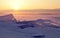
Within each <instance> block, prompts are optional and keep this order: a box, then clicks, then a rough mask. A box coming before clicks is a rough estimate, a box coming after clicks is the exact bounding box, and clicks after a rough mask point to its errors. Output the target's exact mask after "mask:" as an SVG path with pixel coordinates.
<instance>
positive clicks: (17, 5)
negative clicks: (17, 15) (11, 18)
mask: <svg viewBox="0 0 60 38" xmlns="http://www.w3.org/2000/svg"><path fill="white" fill-rule="evenodd" d="M9 5H10V7H11V8H12V9H13V10H19V9H21V8H22V7H23V5H24V1H22V0H10V1H9Z"/></svg>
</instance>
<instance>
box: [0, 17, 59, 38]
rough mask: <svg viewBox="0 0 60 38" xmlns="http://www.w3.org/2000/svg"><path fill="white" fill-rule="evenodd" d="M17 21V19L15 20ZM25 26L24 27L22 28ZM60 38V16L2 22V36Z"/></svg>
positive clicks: (13, 37)
mask: <svg viewBox="0 0 60 38" xmlns="http://www.w3.org/2000/svg"><path fill="white" fill-rule="evenodd" d="M15 21H16V20H15ZM22 27H23V29H22ZM35 37H40V38H60V18H58V17H57V18H56V17H51V19H50V18H49V19H37V20H33V21H21V22H13V21H11V22H9V23H8V22H0V38H35Z"/></svg>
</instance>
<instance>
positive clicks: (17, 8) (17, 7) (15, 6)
mask: <svg viewBox="0 0 60 38" xmlns="http://www.w3.org/2000/svg"><path fill="white" fill-rule="evenodd" d="M12 8H13V9H14V10H19V8H20V6H19V5H14V6H13V7H12Z"/></svg>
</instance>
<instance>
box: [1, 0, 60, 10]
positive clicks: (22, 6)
mask: <svg viewBox="0 0 60 38" xmlns="http://www.w3.org/2000/svg"><path fill="white" fill-rule="evenodd" d="M58 8H60V0H0V10H12V9H13V10H30V9H58Z"/></svg>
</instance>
